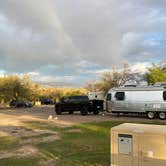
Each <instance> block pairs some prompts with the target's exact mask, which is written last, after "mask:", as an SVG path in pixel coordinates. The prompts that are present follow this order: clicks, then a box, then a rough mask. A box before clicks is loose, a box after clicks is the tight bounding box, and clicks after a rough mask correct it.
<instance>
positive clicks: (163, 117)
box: [158, 112, 166, 120]
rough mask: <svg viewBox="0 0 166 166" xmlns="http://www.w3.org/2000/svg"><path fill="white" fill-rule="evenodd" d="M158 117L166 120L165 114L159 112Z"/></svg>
mask: <svg viewBox="0 0 166 166" xmlns="http://www.w3.org/2000/svg"><path fill="white" fill-rule="evenodd" d="M158 116H159V118H160V119H161V120H164V119H166V113H165V112H159V114H158Z"/></svg>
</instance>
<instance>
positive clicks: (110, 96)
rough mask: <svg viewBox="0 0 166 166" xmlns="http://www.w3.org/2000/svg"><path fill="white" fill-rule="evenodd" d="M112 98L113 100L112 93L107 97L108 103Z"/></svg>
mask: <svg viewBox="0 0 166 166" xmlns="http://www.w3.org/2000/svg"><path fill="white" fill-rule="evenodd" d="M111 98H112V94H111V93H110V94H108V95H107V101H111Z"/></svg>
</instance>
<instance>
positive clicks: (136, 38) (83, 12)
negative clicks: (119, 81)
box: [0, 0, 166, 80]
mask: <svg viewBox="0 0 166 166" xmlns="http://www.w3.org/2000/svg"><path fill="white" fill-rule="evenodd" d="M165 11H166V1H165V0H157V1H156V0H139V1H138V0H125V1H124V0H104V1H101V0H90V1H89V0H77V1H76V0H70V1H66V0H49V1H48V0H47V1H46V0H35V1H34V0H15V1H12V0H0V39H1V40H0V69H3V70H5V71H6V72H7V73H13V72H17V73H25V72H32V71H33V72H39V73H41V72H43V73H44V74H45V76H48V78H47V79H48V80H49V79H51V78H49V77H56V78H58V77H64V76H66V75H71V76H73V77H79V78H80V75H79V74H82V73H84V77H85V74H86V73H85V71H86V72H87V75H88V74H93V73H94V74H98V73H101V72H102V71H105V70H106V71H107V70H108V69H110V68H111V67H112V66H113V65H117V66H120V65H119V64H122V63H123V61H129V63H131V64H135V63H137V66H139V65H138V64H142V63H143V62H147V61H152V62H155V61H157V62H158V61H160V60H162V59H164V58H165V52H166V40H165V37H166V12H165ZM50 66H54V67H53V68H50ZM55 66H56V67H55ZM139 67H140V68H142V72H143V70H144V69H143V68H144V67H143V66H139ZM139 67H138V68H139ZM135 68H136V67H135ZM50 71H51V72H50ZM49 72H50V73H49ZM33 74H34V73H33ZM44 74H43V75H44ZM87 77H88V76H87ZM87 79H88V78H87Z"/></svg>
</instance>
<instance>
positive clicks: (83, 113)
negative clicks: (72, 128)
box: [81, 107, 88, 116]
mask: <svg viewBox="0 0 166 166" xmlns="http://www.w3.org/2000/svg"><path fill="white" fill-rule="evenodd" d="M87 114H88V108H87V107H82V109H81V115H83V116H85V115H87Z"/></svg>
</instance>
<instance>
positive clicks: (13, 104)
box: [10, 100, 33, 108]
mask: <svg viewBox="0 0 166 166" xmlns="http://www.w3.org/2000/svg"><path fill="white" fill-rule="evenodd" d="M32 106H33V105H32V103H31V102H30V101H23V100H12V101H11V102H10V107H15V108H18V107H25V108H28V107H29V108H30V107H32Z"/></svg>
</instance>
